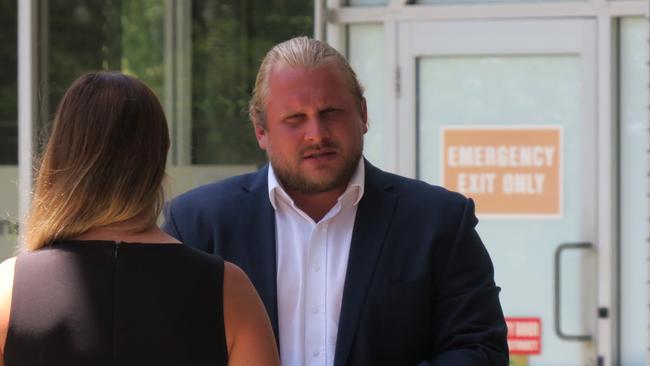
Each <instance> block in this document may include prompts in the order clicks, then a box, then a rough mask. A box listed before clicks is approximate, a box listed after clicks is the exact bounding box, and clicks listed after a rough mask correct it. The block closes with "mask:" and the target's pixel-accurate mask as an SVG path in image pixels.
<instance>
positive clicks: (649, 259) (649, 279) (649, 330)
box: [645, 3, 650, 365]
mask: <svg viewBox="0 0 650 366" xmlns="http://www.w3.org/2000/svg"><path fill="white" fill-rule="evenodd" d="M647 10H648V13H647V14H646V19H650V3H648V8H647ZM648 28H649V29H648V35H649V36H648V39H647V42H646V43H647V46H648V47H647V50H648V58H647V61H646V70H647V72H648V75H650V22H648ZM648 80H650V78H649V79H648ZM646 87H647V88H648V89H649V90H650V83H649V84H647V85H646ZM648 95H649V96H650V93H648ZM646 113H647V116H648V118H647V126H648V128H647V130H646V135H647V138H646V141H650V100H648V107H647V109H646ZM646 180H647V190H646V200H647V201H648V207H650V145H648V146H646ZM646 215H647V216H646V218H647V220H646V225H647V233H648V236H647V238H646V242H647V245H646V252H645V255H646V271H647V275H646V284H647V285H646V286H647V287H646V288H647V290H646V309H647V312H648V319H650V212H648V213H646ZM645 329H646V340H647V342H648V345H647V348H646V350H647V351H646V358H645V361H646V365H647V364H648V362H650V322H648V323H647V324H646V328H645Z"/></svg>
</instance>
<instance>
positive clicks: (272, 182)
mask: <svg viewBox="0 0 650 366" xmlns="http://www.w3.org/2000/svg"><path fill="white" fill-rule="evenodd" d="M365 178H366V167H365V165H364V163H363V158H361V159H359V163H358V164H357V169H356V170H355V171H354V174H352V178H350V182H349V183H348V186H347V188H346V189H345V191H344V192H343V194H341V196H340V197H339V201H341V199H342V198H343V197H347V196H349V195H354V196H353V197H354V201H353V203H352V205H353V206H356V205H357V204H359V201H361V198H363V191H364V184H365V181H366V179H365ZM268 186H269V200H270V201H271V205H272V206H273V209H275V210H277V209H278V206H277V203H276V199H277V196H278V195H280V196H281V197H282V198H283V199H285V200H286V201H287V202H290V203H291V204H293V199H291V197H290V196H289V194H288V193H287V192H286V191H285V190H284V187H282V185H281V184H280V181H278V178H277V177H276V176H275V171H274V170H273V166H272V165H271V163H269V171H268Z"/></svg>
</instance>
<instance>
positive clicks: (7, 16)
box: [0, 0, 18, 165]
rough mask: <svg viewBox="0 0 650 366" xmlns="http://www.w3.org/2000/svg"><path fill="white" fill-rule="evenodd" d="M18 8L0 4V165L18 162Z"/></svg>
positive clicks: (11, 2)
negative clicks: (0, 71)
mask: <svg viewBox="0 0 650 366" xmlns="http://www.w3.org/2000/svg"><path fill="white" fill-rule="evenodd" d="M17 6H18V1H17V0H9V1H2V2H0V70H3V72H2V73H0V165H7V164H11V165H15V164H17V163H18V124H17V120H18V60H17V55H18V44H17V42H16V40H17V39H18V35H17V33H16V31H17V29H18V24H17V15H18V9H17Z"/></svg>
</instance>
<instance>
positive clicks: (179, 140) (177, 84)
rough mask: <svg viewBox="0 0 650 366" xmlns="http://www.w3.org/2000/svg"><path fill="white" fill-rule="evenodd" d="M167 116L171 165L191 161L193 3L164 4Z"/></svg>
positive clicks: (171, 0)
mask: <svg viewBox="0 0 650 366" xmlns="http://www.w3.org/2000/svg"><path fill="white" fill-rule="evenodd" d="M164 23H165V43H164V44H165V51H164V64H165V96H164V101H165V103H164V105H165V114H166V115H167V123H168V124H169V130H170V131H171V135H172V150H171V156H170V159H169V160H170V163H171V164H172V165H189V164H191V162H192V156H191V151H192V100H191V98H192V28H191V25H192V1H190V0H187V1H178V0H166V1H165V21H164Z"/></svg>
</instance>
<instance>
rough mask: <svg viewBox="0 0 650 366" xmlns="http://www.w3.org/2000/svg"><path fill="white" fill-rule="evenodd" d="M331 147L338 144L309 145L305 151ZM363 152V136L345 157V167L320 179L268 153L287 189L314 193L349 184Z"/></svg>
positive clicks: (275, 170)
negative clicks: (309, 175)
mask: <svg viewBox="0 0 650 366" xmlns="http://www.w3.org/2000/svg"><path fill="white" fill-rule="evenodd" d="M329 147H336V145H335V144H332V143H325V144H320V145H314V146H309V147H307V148H305V149H303V151H306V150H318V149H323V148H329ZM362 152H363V137H362V138H361V141H360V143H359V144H357V145H356V146H355V149H354V150H353V151H351V152H350V154H348V155H347V156H344V157H343V158H344V161H343V167H341V169H339V170H338V171H336V172H334V175H333V176H332V177H327V178H324V179H319V180H316V179H311V178H309V177H308V176H306V175H305V174H302V173H301V172H300V170H299V168H298V166H295V167H289V166H287V165H286V164H284V163H283V162H279V161H278V159H275V158H274V157H273V155H272V154H267V155H268V158H269V160H270V161H271V165H272V166H273V171H274V173H275V176H276V178H278V180H279V181H280V182H281V183H282V185H283V186H284V188H285V189H287V190H293V191H296V192H299V193H303V194H313V193H324V192H329V191H332V190H334V189H336V188H340V187H345V186H347V184H348V182H349V181H350V178H352V175H354V172H355V171H356V170H357V166H358V165H359V159H361V154H362Z"/></svg>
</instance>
